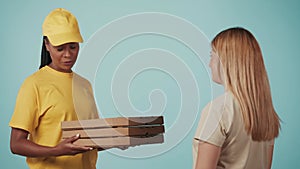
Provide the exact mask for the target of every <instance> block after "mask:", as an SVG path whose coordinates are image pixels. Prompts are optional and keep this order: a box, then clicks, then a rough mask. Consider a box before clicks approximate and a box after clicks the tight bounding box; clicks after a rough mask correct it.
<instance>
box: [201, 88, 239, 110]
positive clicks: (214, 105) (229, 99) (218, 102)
mask: <svg viewBox="0 0 300 169" xmlns="http://www.w3.org/2000/svg"><path fill="white" fill-rule="evenodd" d="M233 103H234V97H233V95H232V94H231V93H230V92H226V93H224V94H222V95H221V96H219V97H217V98H215V99H214V100H212V101H211V102H209V103H208V104H207V105H206V106H205V108H204V110H205V111H208V110H209V111H212V112H224V111H226V110H228V108H229V109H230V107H231V106H232V105H233Z"/></svg>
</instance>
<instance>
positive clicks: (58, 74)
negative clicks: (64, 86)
mask: <svg viewBox="0 0 300 169" xmlns="http://www.w3.org/2000/svg"><path fill="white" fill-rule="evenodd" d="M44 69H45V70H46V71H48V72H51V73H52V74H55V75H57V76H63V77H73V72H70V73H66V72H60V71H57V70H55V69H53V68H51V67H50V66H48V65H46V66H45V67H44Z"/></svg>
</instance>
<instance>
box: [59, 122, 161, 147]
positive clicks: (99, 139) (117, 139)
mask: <svg viewBox="0 0 300 169" xmlns="http://www.w3.org/2000/svg"><path fill="white" fill-rule="evenodd" d="M163 123H164V120H163V116H148V117H117V118H103V119H92V120H78V121H64V122H62V124H61V129H62V138H63V139H66V138H69V137H72V136H75V135H77V134H79V135H80V138H79V139H78V140H76V141H75V142H74V144H76V145H82V146H88V147H94V148H102V149H108V148H114V147H130V146H138V145H144V144H157V143H163V142H164V131H165V130H164V125H163Z"/></svg>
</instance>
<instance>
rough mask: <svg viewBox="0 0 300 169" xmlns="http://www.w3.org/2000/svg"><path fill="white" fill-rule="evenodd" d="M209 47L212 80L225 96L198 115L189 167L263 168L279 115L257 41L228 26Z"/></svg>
mask: <svg viewBox="0 0 300 169" xmlns="http://www.w3.org/2000/svg"><path fill="white" fill-rule="evenodd" d="M211 46H212V51H211V60H210V65H209V66H210V68H211V72H212V80H213V81H214V82H216V83H219V84H221V85H223V86H224V87H225V94H224V95H222V96H220V97H218V98H216V99H215V100H213V101H212V102H210V103H209V104H208V105H207V106H206V107H205V108H204V109H203V111H202V113H201V118H200V121H199V125H198V128H197V131H196V134H195V137H194V140H193V156H194V168H196V169H215V168H218V169H221V168H222V169H223V168H226V169H227V168H229V169H269V168H271V164H272V155H273V147H274V138H276V137H277V136H278V134H279V130H280V119H279V117H278V115H277V114H276V112H275V110H274V107H273V104H272V98H271V92H270V86H269V81H268V77H267V73H266V70H265V66H264V62H263V57H262V52H261V50H260V47H259V44H258V42H257V41H256V39H255V37H254V36H253V35H252V34H251V33H250V32H249V31H248V30H246V29H244V28H230V29H227V30H224V31H222V32H220V33H219V34H218V35H217V36H216V37H215V38H214V39H213V41H212V43H211Z"/></svg>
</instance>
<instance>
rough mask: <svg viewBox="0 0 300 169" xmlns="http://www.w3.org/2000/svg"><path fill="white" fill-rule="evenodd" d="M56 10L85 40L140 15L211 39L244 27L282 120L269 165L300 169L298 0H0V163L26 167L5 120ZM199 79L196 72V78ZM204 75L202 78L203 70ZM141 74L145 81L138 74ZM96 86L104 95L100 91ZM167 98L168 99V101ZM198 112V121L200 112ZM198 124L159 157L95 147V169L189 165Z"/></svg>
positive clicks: (35, 62)
mask: <svg viewBox="0 0 300 169" xmlns="http://www.w3.org/2000/svg"><path fill="white" fill-rule="evenodd" d="M57 7H63V8H66V9H68V10H70V11H71V12H72V13H73V14H74V15H75V16H76V17H77V19H78V21H79V23H80V27H81V32H82V35H83V37H84V39H86V40H87V39H88V38H90V37H91V36H92V35H93V33H95V32H96V31H97V30H98V29H99V28H101V27H103V26H104V25H106V24H108V23H109V22H111V21H112V20H115V19H117V18H120V17H123V16H126V15H129V14H134V13H139V12H164V13H169V14H172V15H176V16H179V17H181V18H184V19H186V20H188V21H189V22H191V23H192V24H194V25H195V26H197V27H198V28H199V29H200V30H202V31H203V33H204V34H205V35H206V36H207V37H208V38H209V40H211V39H212V38H213V37H214V36H215V35H216V33H218V32H219V31H221V30H223V29H225V28H228V27H231V26H242V27H245V28H247V29H249V30H250V31H251V32H252V33H253V34H254V35H255V36H256V37H257V39H258V41H259V43H260V45H261V48H262V51H263V55H264V60H265V64H266V68H267V72H268V75H269V80H270V84H271V90H272V97H273V102H274V105H275V109H276V110H277V112H278V114H279V116H280V117H281V119H282V128H281V133H280V136H279V137H278V139H276V143H275V144H276V147H275V151H274V157H273V168H275V169H282V168H300V163H299V160H298V159H299V158H300V151H298V150H299V147H298V143H300V142H299V140H300V135H299V134H297V133H299V131H298V130H299V129H300V125H299V122H298V121H299V119H300V114H299V100H300V99H299V96H300V90H299V88H298V85H299V83H300V76H299V75H297V73H299V72H300V71H299V70H300V67H299V65H298V64H299V63H300V57H299V54H298V52H297V49H299V47H300V46H299V44H300V42H299V39H300V33H299V30H300V21H299V18H300V10H299V7H300V4H299V3H298V1H296V0H293V1H292V0H288V1H279V0H275V1H271V0H265V1H259V0H252V1H238V0H228V1H200V0H199V1H192V0H189V1H169V0H165V1H161V0H160V1H158V0H152V1H146V0H137V1H129V0H128V1H107V2H102V1H92V0H87V1H84V2H83V1H64V2H61V1H55V0H53V1H44V0H36V1H33V0H32V1H20V0H19V1H17V0H11V1H1V6H0V21H1V31H0V37H1V39H0V48H1V52H2V53H1V56H0V64H1V65H0V77H1V88H0V115H1V123H0V125H1V126H0V131H1V144H0V150H1V151H0V152H1V156H0V164H1V167H0V168H3V169H6V168H9V169H11V168H27V165H26V162H25V158H24V157H20V156H17V155H12V154H11V152H10V150H9V137H10V128H9V127H8V123H9V120H10V117H11V115H12V112H13V109H14V104H15V98H16V95H17V92H18V89H19V87H20V85H21V83H22V82H23V80H24V79H25V78H26V77H27V76H29V75H30V74H32V73H33V72H35V71H36V70H37V68H38V66H39V62H40V60H39V59H40V49H41V39H42V36H41V35H42V31H41V25H42V22H43V20H44V18H45V16H46V15H47V14H48V13H49V12H50V11H51V10H52V9H54V8H57ZM84 45H85V43H83V44H82V46H84ZM150 47H151V46H150ZM191 67H193V65H191ZM153 75H157V76H158V77H159V76H162V77H161V78H162V79H167V77H164V75H163V74H155V72H154V74H153ZM153 75H152V76H153ZM157 76H156V77H157ZM201 76H202V75H201V74H197V73H196V77H197V78H198V77H201ZM203 76H206V77H207V75H206V74H203ZM141 79H142V80H143V78H142V77H141ZM144 80H145V79H144ZM167 80H168V79H167ZM170 81H172V80H170ZM200 81H201V80H199V82H200ZM135 85H138V83H137V84H135ZM175 88H176V87H175ZM142 89H143V88H141V89H140V90H142ZM99 91H100V92H101V89H99ZM175 95H176V94H175ZM96 97H97V94H96ZM201 97H203V100H202V102H201V104H200V106H201V107H200V108H203V105H204V104H205V103H206V102H207V101H209V97H206V96H205V95H204V96H202V95H201ZM133 98H134V94H133ZM169 100H170V102H171V103H172V101H173V100H172V98H169ZM133 101H134V99H133ZM145 102H147V101H145ZM175 102H176V100H174V104H175ZM138 106H140V108H141V109H145V106H144V105H143V103H137V107H138ZM143 106H144V107H143ZM169 106H170V105H169ZM146 107H147V106H146ZM171 107H172V106H171ZM174 107H176V106H174ZM167 108H168V107H167ZM110 109H112V110H113V108H109V107H106V108H105V111H109V110H110ZM100 111H102V110H100ZM197 117H198V118H199V116H197ZM197 120H198V119H197ZM196 127H197V125H196V123H195V124H194V125H193V129H192V130H191V131H190V132H189V133H188V135H187V136H186V137H185V138H184V140H183V141H182V142H180V144H178V145H177V146H176V147H174V148H173V149H171V150H170V151H168V152H166V153H164V154H161V155H159V156H155V157H151V158H144V159H130V158H123V157H119V156H116V155H113V154H111V153H109V152H100V153H99V160H98V164H97V166H98V168H102V169H114V168H132V169H134V168H142V167H143V168H144V169H150V168H174V169H177V168H191V167H192V152H191V140H192V137H193V135H194V131H195V128H196Z"/></svg>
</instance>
